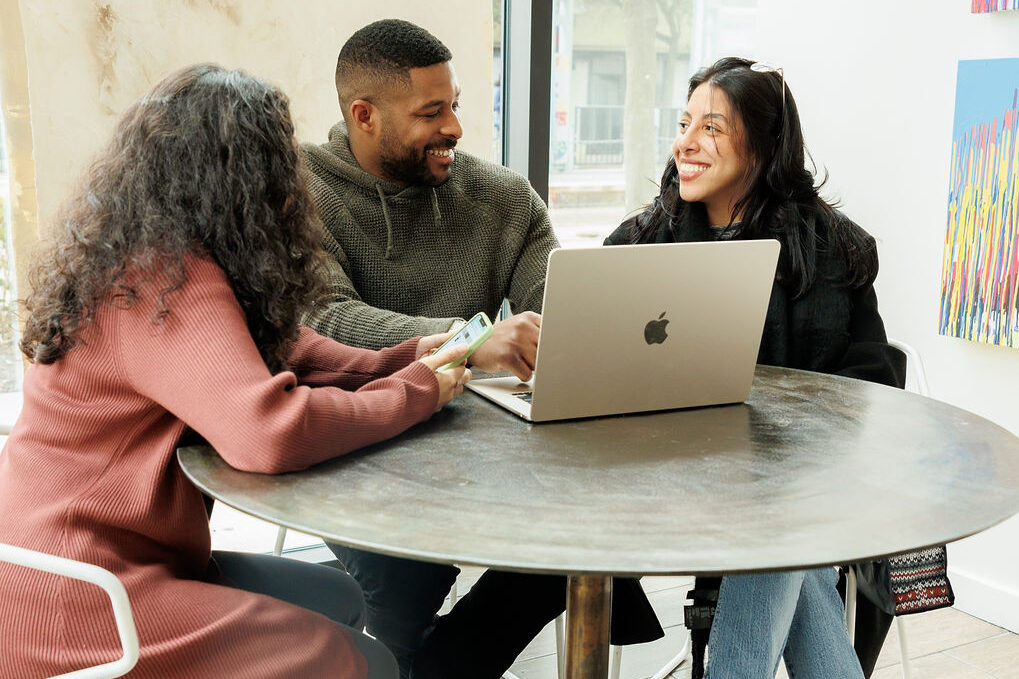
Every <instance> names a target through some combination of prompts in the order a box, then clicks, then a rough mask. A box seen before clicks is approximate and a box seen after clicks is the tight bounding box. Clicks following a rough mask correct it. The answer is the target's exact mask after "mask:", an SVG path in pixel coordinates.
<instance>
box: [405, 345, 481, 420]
mask: <svg viewBox="0 0 1019 679" xmlns="http://www.w3.org/2000/svg"><path fill="white" fill-rule="evenodd" d="M432 337H437V335H432ZM425 339H427V338H424V337H423V338H421V342H424V341H425ZM439 344H441V342H439ZM418 346H420V343H419V344H418ZM466 353H467V345H466V344H458V345H456V346H452V347H450V348H448V349H443V350H442V351H440V352H438V353H434V354H432V353H430V354H428V355H426V356H422V357H421V358H419V359H418V360H419V361H421V362H422V363H424V364H425V365H427V366H428V367H429V368H430V369H431V370H432V371H433V372H434V373H435V379H436V380H438V382H439V403H438V404H437V405H436V406H435V411H436V412H438V411H439V410H440V409H442V406H444V405H446V404H447V403H449V402H450V401H452V400H453V399H454V398H456V397H457V396H459V395H460V394H462V393H463V390H464V385H465V384H467V383H468V382H469V381H470V379H471V371H470V370H468V369H467V367H466V365H458V366H456V367H453V368H448V369H446V370H439V368H441V367H442V366H444V365H446V364H447V363H453V362H456V361H459V360H460V359H462V358H463V357H464V355H465V354H466Z"/></svg>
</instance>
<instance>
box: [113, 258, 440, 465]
mask: <svg viewBox="0 0 1019 679" xmlns="http://www.w3.org/2000/svg"><path fill="white" fill-rule="evenodd" d="M168 306H169V308H170V312H169V314H168V315H167V316H166V317H165V318H164V319H162V320H161V321H159V322H156V323H154V322H153V320H152V312H151V308H152V305H151V300H146V297H145V296H140V297H139V300H138V302H137V303H135V304H133V305H132V306H130V307H128V308H126V309H122V308H120V309H111V310H110V312H109V313H110V314H111V315H112V316H113V323H112V326H113V328H114V329H115V332H113V333H109V341H110V342H111V343H112V344H113V350H114V351H116V352H117V359H118V369H119V371H120V373H121V374H122V377H123V379H124V380H125V381H126V382H127V384H128V385H129V386H130V387H131V388H132V389H133V390H134V391H136V392H137V393H139V394H141V395H143V396H145V397H147V398H149V399H151V400H152V401H153V402H154V403H155V404H158V406H160V407H162V408H164V409H165V410H166V411H168V412H170V413H171V414H172V415H174V416H175V417H177V418H178V419H180V420H181V421H183V422H184V423H185V424H187V425H188V426H190V427H191V428H192V429H194V430H195V431H197V432H198V433H199V434H200V435H201V436H203V437H204V438H205V439H206V440H207V441H208V442H209V443H210V444H211V445H212V446H213V447H214V448H215V449H216V450H217V451H218V452H219V454H220V455H222V456H223V459H224V460H226V462H227V463H228V464H230V465H231V466H233V467H235V468H237V469H241V470H244V471H253V472H262V473H282V472H286V471H294V470H298V469H303V468H305V467H308V466H310V465H312V464H315V463H317V462H321V461H323V460H326V459H329V458H332V457H335V456H337V455H341V454H343V453H346V452H349V451H351V450H354V449H356V448H360V447H362V446H365V445H368V444H371V443H375V442H378V441H381V440H383V439H386V438H389V437H392V436H395V435H396V434H398V433H400V432H402V431H404V430H405V429H407V428H409V427H410V426H411V425H413V424H415V423H417V422H420V421H422V420H425V419H427V418H428V417H429V416H430V415H431V413H432V412H433V410H434V408H435V404H436V401H437V398H438V383H437V382H436V380H435V376H434V374H433V373H432V372H431V370H429V369H428V367H427V366H425V365H424V364H423V363H419V362H410V363H409V365H408V366H407V367H405V368H403V369H401V370H398V371H397V372H395V373H393V374H392V375H391V376H389V377H386V378H383V379H377V380H374V381H368V382H366V383H364V385H363V386H361V387H360V388H358V389H357V390H356V391H346V390H344V389H341V388H338V387H334V386H322V387H312V386H308V385H300V384H298V380H297V377H296V375H295V374H294V373H293V372H291V371H282V372H280V373H278V374H276V375H272V374H270V372H269V370H268V368H267V367H266V365H265V363H264V361H263V360H262V358H261V355H260V354H259V353H258V349H257V347H256V345H255V343H254V341H253V340H252V338H251V335H250V333H249V332H248V328H247V322H246V320H245V316H244V312H243V310H242V309H241V307H240V305H239V304H238V302H237V299H236V298H235V297H234V295H233V291H232V289H231V288H230V284H229V282H228V281H227V279H226V276H225V274H224V273H223V271H222V270H221V269H219V267H217V266H216V265H215V264H214V263H213V262H212V261H211V260H208V259H191V260H189V261H188V264H187V280H186V282H185V283H184V285H183V287H182V288H181V289H180V290H178V291H176V292H174V293H172V294H171V295H170V296H169V297H168ZM316 345H317V346H316ZM412 352H413V350H411V349H410V348H409V345H408V346H404V347H402V348H399V349H397V350H395V352H394V354H393V355H392V357H381V356H380V357H375V358H372V357H369V356H368V355H367V354H365V353H363V352H360V351H357V350H353V351H351V350H349V349H348V348H345V347H342V346H340V345H333V346H329V347H328V348H327V347H326V345H324V344H321V341H320V340H318V339H316V338H315V337H314V336H312V335H310V334H303V335H302V336H301V338H300V339H299V340H298V341H297V343H296V346H295V352H294V353H295V354H296V357H297V358H298V362H299V363H304V364H305V365H308V364H313V365H316V366H317V368H318V370H317V371H313V372H314V373H315V375H316V378H315V381H318V382H321V381H323V380H322V377H321V372H322V370H323V369H326V368H328V367H329V366H330V365H335V367H336V368H338V369H340V370H342V369H344V368H351V369H355V370H361V369H363V370H364V371H365V372H372V371H374V370H381V371H384V370H386V369H388V368H389V367H391V366H394V365H395V364H398V363H400V362H406V361H405V359H407V358H408V356H407V354H408V353H412ZM358 379H360V378H358ZM337 381H338V382H341V383H342V382H344V381H345V380H344V378H342V377H341V378H339V379H338V380H337ZM355 381H356V380H355Z"/></svg>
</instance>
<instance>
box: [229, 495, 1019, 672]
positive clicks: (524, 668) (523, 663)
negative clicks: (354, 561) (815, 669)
mask: <svg viewBox="0 0 1019 679" xmlns="http://www.w3.org/2000/svg"><path fill="white" fill-rule="evenodd" d="M212 530H213V545H214V547H215V548H218V549H241V550H245V551H269V550H271V549H272V544H273V541H274V539H275V535H276V527H275V526H272V525H270V524H266V523H263V522H261V521H259V520H258V519H254V518H252V517H248V516H245V515H243V514H241V513H239V512H234V511H233V510H231V509H230V508H229V507H225V506H222V505H220V506H217V509H216V511H215V512H213V517H212ZM318 544H321V543H320V542H319V541H318V540H317V539H316V538H313V537H310V536H305V535H301V534H299V533H290V534H289V535H288V537H287V543H286V546H287V548H288V549H290V548H293V547H301V546H306V547H313V546H314V545H318ZM481 572H482V571H481V569H478V568H464V569H463V573H462V574H461V576H460V578H459V580H458V588H459V590H460V592H461V593H464V592H466V591H467V590H468V589H469V588H470V586H471V584H473V582H474V581H475V580H477V578H478V576H479V575H480V574H481ZM642 583H643V585H644V588H645V590H647V592H648V596H649V598H650V599H651V603H652V604H653V605H654V607H655V610H656V611H657V612H658V616H659V618H660V619H661V621H662V626H663V627H665V638H664V639H660V640H658V641H656V642H653V643H650V644H642V645H640V646H630V647H627V648H626V650H625V651H624V652H623V655H622V663H621V669H620V679H647V678H648V677H651V676H653V675H654V674H655V673H656V672H657V671H658V670H659V668H661V666H662V665H664V664H665V663H666V662H667V661H668V660H669V659H670V658H671V657H673V656H674V655H675V654H676V653H677V652H678V651H679V650H680V649H681V648H682V647H683V643H684V642H685V640H686V630H685V629H684V628H683V626H682V619H683V605H684V603H685V601H686V591H687V589H689V587H690V586H691V585H692V583H693V579H692V578H688V577H671V578H657V577H655V578H652V577H648V578H644V579H643V580H642ZM447 605H448V604H447ZM903 622H904V624H905V626H906V631H907V640H908V642H909V655H910V658H912V662H911V668H912V679H988V678H989V677H991V678H994V677H996V678H997V679H1019V635H1016V634H1012V633H1011V632H1008V631H1007V630H1003V629H1001V628H1000V627H995V626H994V625H991V624H988V623H986V622H984V621H983V620H979V619H977V618H974V617H972V616H969V615H967V614H965V613H962V612H961V611H958V610H955V609H942V610H939V611H931V612H930V613H923V614H920V615H914V616H906V617H905V618H904V619H903ZM555 652H556V642H555V632H554V630H553V628H552V627H551V626H549V627H548V628H546V629H545V630H544V631H543V632H542V633H541V634H540V635H539V636H538V637H537V638H536V639H535V640H534V641H533V642H532V643H531V644H530V645H529V646H528V647H527V648H526V649H525V650H524V652H523V653H522V654H521V656H520V658H519V659H518V661H517V662H516V664H514V665H513V667H512V668H511V671H512V672H513V673H514V674H516V675H517V677H519V679H556V656H555ZM669 676H670V677H672V678H674V679H688V678H689V676H690V669H689V665H688V664H683V665H680V667H679V669H677V670H676V671H675V672H674V673H672V674H671V675H669ZM901 676H902V668H901V666H900V664H899V642H898V634H897V631H896V627H895V626H894V625H893V626H892V631H891V632H890V633H889V635H888V639H887V640H886V641H885V646H884V649H883V650H882V652H881V656H880V657H879V659H878V664H877V669H876V670H875V672H874V674H873V675H872V677H873V679H899V677H901ZM778 677H779V678H780V679H786V674H785V671H784V669H780V671H779V674H778Z"/></svg>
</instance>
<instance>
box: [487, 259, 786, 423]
mask: <svg viewBox="0 0 1019 679" xmlns="http://www.w3.org/2000/svg"><path fill="white" fill-rule="evenodd" d="M778 252H779V243H778V241H775V240H748V241H717V242H706V243H669V244H656V245H619V246H613V247H594V248H571V249H560V250H554V251H553V252H552V253H551V254H550V255H549V259H548V272H547V274H546V278H545V299H544V302H543V307H542V308H543V310H542V316H541V331H540V333H539V336H538V355H537V358H536V360H535V368H534V377H532V378H531V381H530V382H529V383H524V382H521V381H520V380H518V379H517V378H515V377H497V378H490V379H477V380H471V381H470V382H468V384H467V387H468V388H469V389H471V390H472V391H474V392H476V393H478V394H480V395H481V396H484V397H485V398H488V399H491V400H492V401H494V402H495V403H497V404H499V405H501V406H503V407H505V408H508V409H509V410H511V411H513V412H514V413H516V414H518V415H520V416H521V417H523V418H524V419H527V420H530V421H532V422H544V421H548V420H563V419H570V418H578V417H595V416H599V415H615V414H620V413H634V412H646V411H652V410H667V409H672V408H689V407H694V406H706V405H718V404H723V403H739V402H742V401H745V400H746V398H747V396H749V394H750V385H751V383H752V382H753V378H754V367H755V365H756V361H757V351H758V347H759V345H760V341H761V333H762V331H763V328H764V316H765V313H766V312H767V310H768V301H769V299H770V296H771V286H772V281H773V280H774V278H775V266H776V263H777V261H778Z"/></svg>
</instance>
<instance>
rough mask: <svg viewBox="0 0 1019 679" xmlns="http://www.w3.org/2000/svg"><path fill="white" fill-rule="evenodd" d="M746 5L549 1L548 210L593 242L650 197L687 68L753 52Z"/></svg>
mask: <svg viewBox="0 0 1019 679" xmlns="http://www.w3.org/2000/svg"><path fill="white" fill-rule="evenodd" d="M756 9H757V1H756V0H712V1H711V2H709V1H708V0H554V3H553V10H552V11H553V40H552V74H553V75H552V102H551V109H552V110H551V116H550V125H551V133H550V148H549V195H548V204H549V212H550V215H551V218H552V224H553V226H554V227H555V230H556V234H557V235H558V236H559V240H560V242H562V244H563V245H564V246H566V247H570V246H577V245H598V244H600V243H601V241H602V240H603V239H604V238H605V236H607V235H608V234H609V233H610V232H611V231H612V230H613V229H614V228H615V227H616V226H618V225H619V223H620V222H621V221H622V220H623V219H624V218H625V217H626V216H628V215H630V214H633V213H634V212H636V211H638V210H640V209H641V208H642V207H643V206H644V205H646V204H647V203H648V202H650V201H651V199H652V198H654V196H655V195H657V193H658V180H659V178H660V177H661V174H662V169H663V168H664V166H665V162H666V161H667V160H668V158H669V156H670V154H671V145H672V140H673V138H674V137H675V135H676V131H677V122H678V119H679V115H680V113H681V111H682V107H683V105H684V103H685V102H686V86H687V81H688V79H689V77H690V75H691V74H692V72H693V71H694V70H696V69H697V68H700V67H701V66H703V65H705V64H707V63H709V62H710V61H713V60H714V59H715V58H717V57H718V56H722V55H723V54H737V55H749V54H752V52H753V34H754V30H755V28H756Z"/></svg>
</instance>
